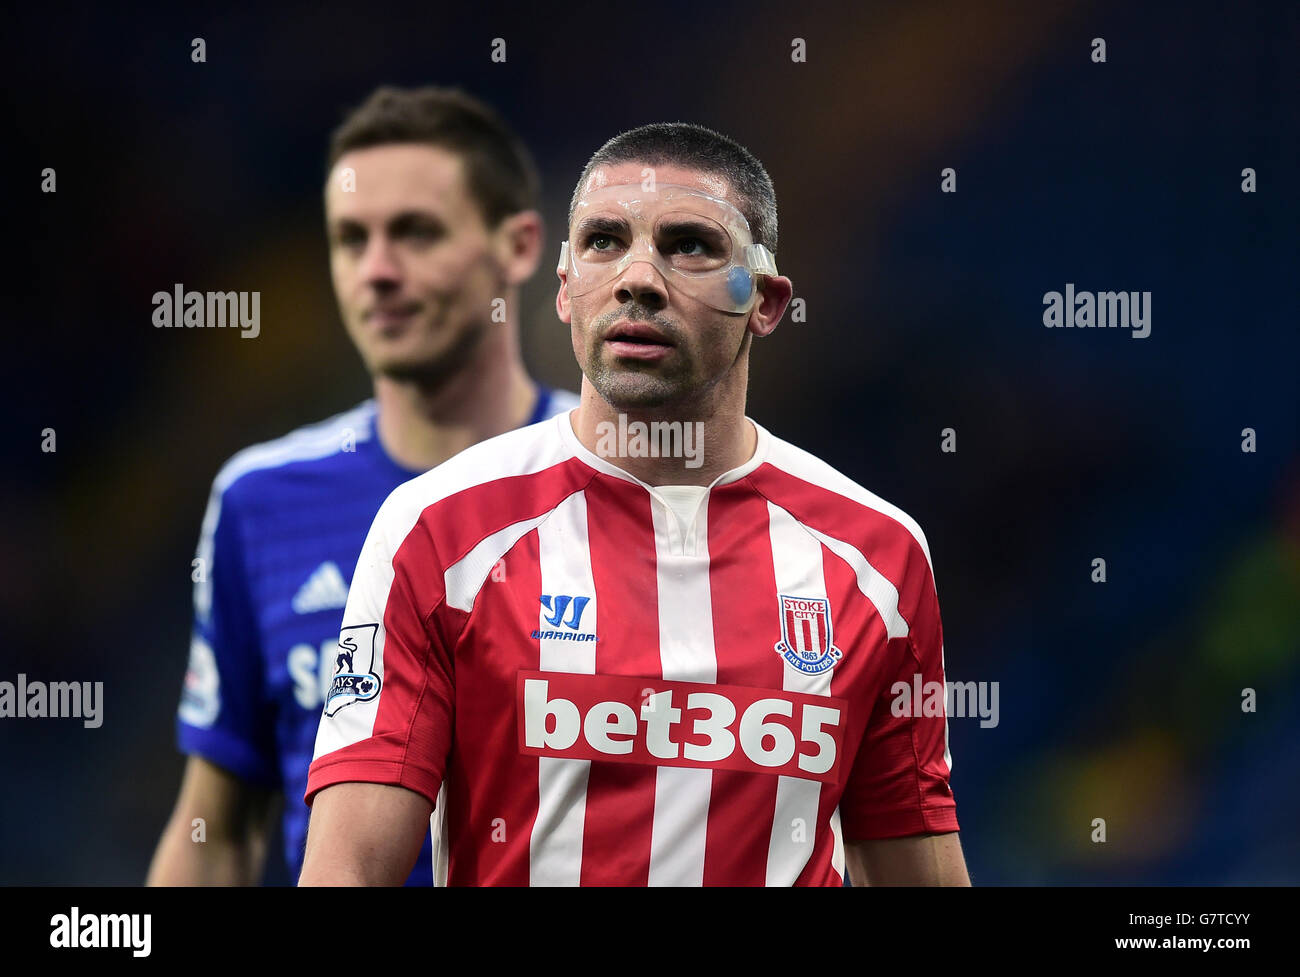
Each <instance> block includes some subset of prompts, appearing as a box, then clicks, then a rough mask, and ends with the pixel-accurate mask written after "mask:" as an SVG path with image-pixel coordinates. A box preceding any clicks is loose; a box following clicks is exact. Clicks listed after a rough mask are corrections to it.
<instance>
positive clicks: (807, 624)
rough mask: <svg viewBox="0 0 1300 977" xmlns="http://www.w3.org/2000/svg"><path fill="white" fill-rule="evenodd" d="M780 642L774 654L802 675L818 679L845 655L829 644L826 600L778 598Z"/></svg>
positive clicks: (822, 598) (782, 596)
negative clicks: (818, 676) (813, 676)
mask: <svg viewBox="0 0 1300 977" xmlns="http://www.w3.org/2000/svg"><path fill="white" fill-rule="evenodd" d="M778 599H779V603H780V610H781V640H780V641H778V642H777V643H776V645H775V648H776V651H777V654H779V655H780V656H781V657H782V658H784V659H785V660H786V664H788V665H791V666H793V667H794V668H795V669H797V670H798V671H800V672H803V673H804V674H805V675H820V674H821V673H822V672H825V671H829V670H830V669H832V668H834V667H835V663H836V662H838V661H839V660H840V659H841V658H843V657H844V653H843V652H842V651H840V650H839V649H838V648H836V647H835V644H834V642H833V641H832V640H831V602H830V601H828V600H827V599H826V598H825V597H787V596H786V595H785V594H781V595H780V597H779V598H778Z"/></svg>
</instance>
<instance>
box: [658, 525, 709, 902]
mask: <svg viewBox="0 0 1300 977" xmlns="http://www.w3.org/2000/svg"><path fill="white" fill-rule="evenodd" d="M706 509H707V503H705V504H704V505H703V506H701V511H700V513H699V515H698V516H697V517H696V523H695V533H694V534H693V540H690V541H688V540H686V539H685V538H684V534H683V533H682V532H681V530H680V527H679V526H678V525H677V516H676V514H675V513H673V511H672V510H671V509H670V508H669V507H668V506H666V505H665V504H664V503H663V502H662V501H660V500H659V499H655V500H654V501H653V502H652V503H651V510H652V511H653V513H654V528H655V566H656V576H657V584H658V589H659V600H658V607H659V661H660V666H661V668H662V669H663V677H664V678H665V679H668V680H669V681H672V682H709V683H716V682H717V681H718V659H717V655H716V653H715V651H714V648H713V597H712V590H711V589H710V587H709V553H708V538H709V537H708V516H707V512H706V511H705V510H706ZM688 552H689V553H690V554H691V555H689V556H688V555H685V554H686V553H688ZM673 706H674V708H677V709H681V710H682V711H683V713H685V710H686V703H685V702H676V701H674V702H673ZM712 791H713V771H712V770H697V769H689V768H686V767H666V766H661V767H659V768H658V770H657V772H656V774H655V809H654V824H653V827H652V828H651V834H650V880H649V882H650V885H702V884H703V882H704V849H705V839H706V838H707V837H708V827H709V797H710V795H711V794H712Z"/></svg>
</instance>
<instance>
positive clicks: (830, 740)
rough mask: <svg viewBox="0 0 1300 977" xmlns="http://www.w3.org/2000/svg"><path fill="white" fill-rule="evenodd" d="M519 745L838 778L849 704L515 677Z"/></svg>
mask: <svg viewBox="0 0 1300 977" xmlns="http://www.w3.org/2000/svg"><path fill="white" fill-rule="evenodd" d="M515 699H516V708H517V710H518V713H517V714H518V727H519V752H520V753H524V754H526V755H529V756H546V757H568V758H571V759H575V760H607V761H610V762H613V763H642V764H648V765H657V766H669V767H695V768H709V769H714V770H742V771H744V772H746V773H766V774H781V775H783V776H787V777H799V778H801V779H803V780H816V781H820V782H823V783H831V784H834V783H838V782H839V780H840V768H841V764H840V757H841V755H842V752H843V735H844V726H845V725H846V724H847V714H848V703H847V702H845V701H844V700H843V699H835V698H831V697H830V696H822V695H805V694H803V693H801V692H787V691H781V692H778V691H776V690H775V689H754V688H746V687H744V686H739V685H709V684H705V683H699V682H668V681H664V680H663V679H646V678H635V677H629V676H626V675H577V674H572V673H569V672H525V671H521V672H519V673H518V676H517V678H516V695H515Z"/></svg>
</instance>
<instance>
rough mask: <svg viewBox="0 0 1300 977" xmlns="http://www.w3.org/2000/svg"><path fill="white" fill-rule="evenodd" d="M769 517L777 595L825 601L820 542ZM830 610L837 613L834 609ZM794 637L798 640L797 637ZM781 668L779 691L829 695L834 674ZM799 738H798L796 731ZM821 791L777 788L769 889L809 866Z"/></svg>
mask: <svg viewBox="0 0 1300 977" xmlns="http://www.w3.org/2000/svg"><path fill="white" fill-rule="evenodd" d="M767 515H768V532H769V535H770V536H771V540H772V563H773V565H774V567H775V568H776V592H777V594H778V595H780V594H785V595H787V596H790V597H813V598H824V597H826V575H825V572H824V570H823V567H822V547H821V543H820V542H818V541H817V540H816V539H814V538H813V537H812V536H810V535H809V534H808V533H807V532H805V531H804V528H803V527H802V526H801V525H800V524H799V523H798V522H796V521H795V519H794V517H793V516H791V515H790V513H788V512H786V511H785V510H784V509H782V508H780V507H779V506H776V505H773V504H772V503H771V502H769V503H768V504H767ZM830 610H831V613H832V614H834V612H835V608H834V607H832V608H831V609H830ZM829 623H830V625H831V626H830V627H829V628H828V632H829V634H830V635H832V636H833V635H834V618H833V617H832V618H831V620H830V622H829ZM790 637H791V638H794V636H793V635H791V636H790ZM781 667H782V670H783V673H784V675H783V679H782V683H781V687H782V688H783V689H784V690H785V691H787V692H802V693H804V694H806V695H830V693H831V671H832V670H829V669H828V670H827V671H825V672H822V673H821V674H820V675H805V674H804V673H802V672H799V671H796V670H795V669H794V668H791V667H790V666H789V665H788V664H785V663H784V662H782V665H781ZM795 735H796V737H797V736H798V730H796V731H795ZM821 789H822V785H821V783H819V782H818V781H816V780H805V779H803V778H802V777H786V776H782V777H781V778H780V780H779V782H778V783H777V787H776V811H775V812H774V814H773V818H772V835H771V839H770V841H769V842H768V849H767V884H768V885H794V883H795V881H796V880H797V879H798V878H799V873H801V872H802V871H803V870H804V866H805V865H807V864H808V859H809V858H810V857H811V856H812V852H813V848H814V847H815V845H816V843H817V805H818V802H819V801H820V799H821ZM800 822H802V823H800ZM800 829H802V830H800ZM797 838H800V839H802V840H796V839H797Z"/></svg>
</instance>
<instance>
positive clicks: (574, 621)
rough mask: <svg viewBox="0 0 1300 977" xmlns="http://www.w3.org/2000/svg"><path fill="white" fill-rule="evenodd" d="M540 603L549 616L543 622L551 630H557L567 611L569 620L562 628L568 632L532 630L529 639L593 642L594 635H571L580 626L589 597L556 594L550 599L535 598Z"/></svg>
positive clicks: (547, 597)
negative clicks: (548, 612)
mask: <svg viewBox="0 0 1300 977" xmlns="http://www.w3.org/2000/svg"><path fill="white" fill-rule="evenodd" d="M537 599H538V600H539V601H541V602H542V606H543V607H545V608H546V609H547V610H548V611H550V614H549V615H547V616H546V617H545V621H546V623H547V624H549V625H550V626H551V627H552V628H557V627H559V625H560V622H561V621H562V620H563V619H564V612H565V611H566V610H568V611H569V619H568V620H567V621H564V626H565V627H566V628H568V629H569V630H568V631H541V630H534V631H533V633H532V634H531V635H529V637H532V638H554V639H557V640H560V641H595V640H596V636H595V635H594V634H573V633H572V632H574V631H577V630H578V627H579V626H580V625H581V624H582V612H583V611H585V610H586V609H587V604H589V603H590V602H591V598H590V597H571V596H569V595H568V594H556V595H555V597H552V596H551V595H550V594H542V595H541V596H540V597H538V598H537ZM570 608H572V610H570Z"/></svg>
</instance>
